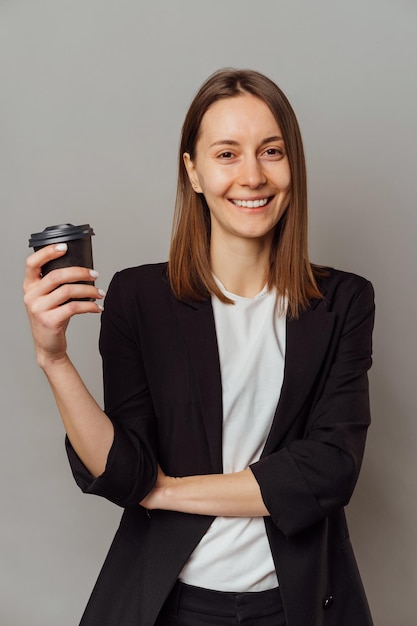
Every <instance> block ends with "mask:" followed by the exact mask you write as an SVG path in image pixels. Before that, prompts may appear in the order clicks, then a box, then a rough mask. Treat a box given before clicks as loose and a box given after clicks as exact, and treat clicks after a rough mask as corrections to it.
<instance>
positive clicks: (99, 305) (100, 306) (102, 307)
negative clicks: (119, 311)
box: [96, 302, 104, 311]
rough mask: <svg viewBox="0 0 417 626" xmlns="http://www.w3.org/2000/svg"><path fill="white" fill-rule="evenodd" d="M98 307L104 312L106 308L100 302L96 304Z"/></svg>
mask: <svg viewBox="0 0 417 626" xmlns="http://www.w3.org/2000/svg"><path fill="white" fill-rule="evenodd" d="M96 306H97V308H98V310H99V311H104V306H103V305H102V304H100V303H99V302H96Z"/></svg>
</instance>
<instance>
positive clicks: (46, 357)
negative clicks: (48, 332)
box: [36, 351, 70, 375]
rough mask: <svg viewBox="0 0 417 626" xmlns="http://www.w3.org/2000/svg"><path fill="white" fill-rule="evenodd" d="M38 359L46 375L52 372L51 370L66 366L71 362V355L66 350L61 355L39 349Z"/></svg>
mask: <svg viewBox="0 0 417 626" xmlns="http://www.w3.org/2000/svg"><path fill="white" fill-rule="evenodd" d="M36 360H37V363H38V365H39V367H40V368H41V370H42V371H43V372H44V373H45V374H46V375H48V372H50V371H51V370H54V369H56V368H59V367H63V366H66V365H68V363H70V359H69V356H68V354H67V353H66V352H64V353H62V354H59V355H54V356H51V355H50V354H48V353H45V352H42V351H38V352H37V353H36Z"/></svg>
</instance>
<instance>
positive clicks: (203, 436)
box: [25, 70, 374, 626]
mask: <svg viewBox="0 0 417 626" xmlns="http://www.w3.org/2000/svg"><path fill="white" fill-rule="evenodd" d="M63 254H65V247H64V246H62V245H61V246H56V247H54V246H50V247H48V248H44V249H42V250H40V251H38V252H36V253H35V254H33V255H31V256H30V257H29V259H28V261H27V270H26V279H25V302H26V306H27V310H28V315H29V318H30V321H31V326H32V330H33V336H34V340H35V348H36V352H37V358H38V362H39V365H40V366H41V367H42V368H43V370H44V371H45V373H46V375H47V377H48V380H49V382H50V385H51V387H52V390H53V392H54V394H55V397H56V401H57V404H58V407H59V410H60V413H61V415H62V419H63V422H64V425H65V428H66V432H67V435H68V437H67V450H68V455H69V459H70V463H71V467H72V470H73V473H74V476H75V479H76V481H77V483H78V484H79V486H80V487H81V488H82V489H83V491H85V492H87V493H94V494H98V495H102V496H104V497H106V498H108V499H109V500H111V501H113V502H115V503H116V504H118V505H120V506H122V507H123V508H124V509H125V510H124V513H123V517H122V521H121V524H120V528H119V530H118V532H117V533H116V536H115V539H114V542H113V544H112V547H111V549H110V552H109V554H108V557H107V559H106V562H105V564H104V566H103V569H102V572H101V574H100V576H99V579H98V581H97V584H96V587H95V589H94V591H93V593H92V596H91V598H90V602H89V604H88V606H87V609H86V611H85V613H84V616H83V618H82V621H81V624H82V626H93V625H94V626H96V625H97V624H100V626H115V625H116V624H118V625H119V624H120V625H123V626H133V625H135V626H137V625H140V626H151V625H152V624H157V625H158V626H166V625H176V626H191V625H192V626H199V625H200V624H212V625H216V626H218V625H220V624H238V623H239V624H240V623H245V624H247V625H248V626H249V625H251V624H254V625H255V624H256V626H262V625H265V626H266V625H268V626H270V625H272V624H274V625H281V626H282V625H284V624H286V625H287V626H320V625H326V626H330V625H334V626H336V625H337V626H352V625H353V624H355V626H369V625H370V624H372V620H371V616H370V613H369V609H368V606H367V602H366V598H365V595H364V591H363V587H362V584H361V581H360V577H359V574H358V571H357V567H356V564H355V559H354V556H353V552H352V548H351V545H350V541H349V535H348V531H347V526H346V520H345V515H344V511H343V507H344V506H345V505H346V504H347V503H348V501H349V499H350V497H351V494H352V491H353V489H354V486H355V483H356V480H357V478H358V473H359V470H360V465H361V461H362V455H363V450H364V444H365V436H366V430H367V427H368V425H369V421H370V418H369V400H368V383H367V370H368V369H369V367H370V365H371V333H372V326H373V311H374V306H373V290H372V287H371V285H370V283H369V282H367V281H366V280H365V279H363V278H360V277H358V276H355V275H353V274H348V273H344V272H340V271H336V270H333V269H326V270H324V269H323V268H318V267H315V266H313V265H311V264H310V262H309V260H308V255H307V201H306V175H305V164H304V155H303V148H302V142H301V137H300V132H299V129H298V124H297V121H296V118H295V115H294V112H293V110H292V108H291V106H290V104H289V103H288V101H287V99H286V97H285V96H284V94H283V93H282V92H281V91H280V90H279V88H278V87H277V86H276V85H275V84H274V83H273V82H271V81H270V80H269V79H268V78H266V77H265V76H263V75H261V74H259V73H257V72H253V71H236V70H221V71H219V72H217V73H215V74H214V75H213V76H211V77H210V78H209V79H208V80H207V81H206V83H205V84H204V85H203V86H202V87H201V89H200V91H199V92H198V93H197V95H196V97H195V98H194V101H193V102H192V104H191V107H190V109H189V111H188V114H187V116H186V119H185V122H184V126H183V132H182V141H181V146H180V159H179V179H178V193H177V205H176V214H175V220H174V229H173V238H172V245H171V251H170V257H169V263H168V264H157V265H148V266H143V267H139V268H131V269H127V270H124V271H122V272H120V273H118V274H116V276H115V277H114V278H113V280H112V283H111V285H110V288H109V292H108V295H107V298H106V309H105V311H104V313H103V316H102V328H101V335H100V350H101V354H102V357H103V369H104V384H105V412H103V411H102V410H101V408H100V407H99V406H98V405H97V404H96V402H95V401H94V400H93V398H92V397H91V396H90V395H89V393H88V391H87V389H86V388H85V387H84V385H83V383H82V381H81V379H80V377H79V376H78V374H77V372H76V370H75V368H74V366H73V365H72V364H71V362H70V360H69V358H68V356H67V354H66V341H65V330H66V327H67V324H68V321H69V319H70V318H71V317H72V316H73V315H75V314H78V313H85V312H96V311H97V310H101V309H102V307H101V305H98V306H97V305H96V304H94V303H93V302H80V301H72V302H68V300H69V299H70V298H74V297H87V298H88V297H90V298H96V299H98V301H100V300H101V298H102V297H103V295H104V294H103V292H101V291H99V290H97V289H96V287H94V286H87V285H79V284H76V283H75V281H79V280H88V279H89V278H90V279H91V272H90V274H89V271H88V270H86V269H84V268H67V269H62V270H57V271H55V272H50V273H49V274H48V275H46V276H45V277H44V278H40V268H41V266H42V264H43V263H45V262H46V261H47V260H49V259H52V258H55V257H57V256H59V255H63ZM93 277H96V275H95V274H94V275H93ZM63 303H65V304H63Z"/></svg>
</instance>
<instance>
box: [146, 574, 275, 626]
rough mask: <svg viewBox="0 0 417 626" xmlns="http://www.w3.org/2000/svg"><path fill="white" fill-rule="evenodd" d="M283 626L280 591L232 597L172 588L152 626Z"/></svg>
mask: <svg viewBox="0 0 417 626" xmlns="http://www.w3.org/2000/svg"><path fill="white" fill-rule="evenodd" d="M233 624H244V626H285V625H286V622H285V615H284V608H283V606H282V601H281V594H280V592H279V589H278V588H276V589H271V590H268V591H259V592H250V593H233V592H223V591H211V590H210V589H201V588H200V587H192V586H190V585H186V584H184V583H181V582H179V581H178V582H177V583H176V584H175V585H174V588H173V590H172V591H171V593H170V595H169V596H168V598H167V600H166V602H165V604H164V606H163V607H162V610H161V612H160V614H159V617H158V619H157V621H156V622H155V626H232V625H233Z"/></svg>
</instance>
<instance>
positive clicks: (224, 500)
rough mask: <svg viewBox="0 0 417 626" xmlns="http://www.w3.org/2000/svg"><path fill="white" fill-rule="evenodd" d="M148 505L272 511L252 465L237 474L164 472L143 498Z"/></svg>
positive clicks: (207, 511)
mask: <svg viewBox="0 0 417 626" xmlns="http://www.w3.org/2000/svg"><path fill="white" fill-rule="evenodd" d="M141 504H142V506H144V507H146V508H148V509H164V510H170V511H180V512H183V513H195V514H198V515H216V516H222V517H263V516H266V515H269V513H268V510H267V509H266V507H265V505H264V503H263V500H262V496H261V492H260V489H259V485H258V483H257V481H256V479H255V477H254V475H253V473H252V471H251V470H250V469H249V468H248V469H246V470H244V471H241V472H235V473H233V474H206V475H204V476H186V477H184V478H172V477H170V476H164V475H163V474H162V473H161V474H160V476H159V477H158V481H157V483H156V486H155V487H154V489H153V490H152V491H151V493H150V494H149V495H148V496H147V498H145V500H143V501H142V502H141Z"/></svg>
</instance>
